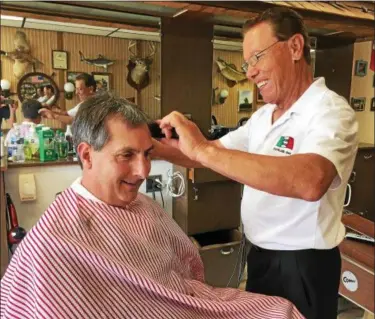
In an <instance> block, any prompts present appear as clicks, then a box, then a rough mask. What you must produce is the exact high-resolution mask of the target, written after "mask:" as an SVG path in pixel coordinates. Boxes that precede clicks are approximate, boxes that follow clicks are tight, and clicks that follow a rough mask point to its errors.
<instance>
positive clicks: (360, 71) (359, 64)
mask: <svg viewBox="0 0 375 319" xmlns="http://www.w3.org/2000/svg"><path fill="white" fill-rule="evenodd" d="M366 74H367V61H364V60H357V61H355V69H354V75H356V76H366Z"/></svg>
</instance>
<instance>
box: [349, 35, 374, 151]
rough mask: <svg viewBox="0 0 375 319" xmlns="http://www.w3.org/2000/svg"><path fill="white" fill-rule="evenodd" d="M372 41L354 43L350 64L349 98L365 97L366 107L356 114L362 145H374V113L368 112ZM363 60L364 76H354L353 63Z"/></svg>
mask: <svg viewBox="0 0 375 319" xmlns="http://www.w3.org/2000/svg"><path fill="white" fill-rule="evenodd" d="M371 50H372V41H367V42H362V43H355V44H354V56H353V63H352V73H351V74H352V86H351V91H350V97H351V98H353V97H354V98H355V97H365V98H366V106H365V110H364V111H362V112H356V117H357V121H358V123H359V132H358V135H359V141H360V142H362V143H370V144H374V143H375V139H374V137H375V136H374V130H375V125H374V122H375V113H374V112H372V111H370V108H371V99H372V98H373V97H374V87H373V83H374V77H375V73H374V71H373V70H371V69H370V67H369V66H370V61H371ZM356 60H365V61H367V62H368V68H367V74H366V76H363V77H362V76H355V75H354V74H355V72H354V70H355V61H356Z"/></svg>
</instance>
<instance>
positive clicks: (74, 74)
mask: <svg viewBox="0 0 375 319" xmlns="http://www.w3.org/2000/svg"><path fill="white" fill-rule="evenodd" d="M82 73H83V72H72V71H68V72H66V81H67V82H71V83H73V84H74V85H75V81H76V77H77V75H79V74H82Z"/></svg>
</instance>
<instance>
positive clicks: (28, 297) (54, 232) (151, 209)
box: [1, 188, 302, 319]
mask: <svg viewBox="0 0 375 319" xmlns="http://www.w3.org/2000/svg"><path fill="white" fill-rule="evenodd" d="M1 318H7V319H18V318H27V319H32V318H35V319H43V318H54V319H65V318H67V319H68V318H85V319H86V318H87V319H91V318H92V319H96V318H98V319H99V318H100V319H104V318H108V319H109V318H110V319H113V318H141V319H142V318H147V319H148V318H150V319H151V318H163V319H164V318H176V319H177V318H178V319H179V318H181V319H185V318H186V319H195V318H223V319H226V318H228V319H229V318H233V319H242V318H264V319H278V318H280V319H281V318H302V316H301V315H300V314H299V312H298V311H297V310H296V308H295V307H294V305H293V304H291V303H290V302H289V301H287V300H285V299H282V298H278V297H269V296H263V295H258V294H251V293H247V292H244V291H240V290H238V289H232V288H225V289H224V288H213V287H211V286H208V285H207V284H205V283H204V272H203V264H202V261H201V258H200V256H199V253H198V251H197V249H196V247H195V246H194V245H193V244H192V242H191V241H190V239H189V238H188V237H187V236H186V235H185V234H184V233H183V231H182V230H181V229H180V228H179V226H178V225H177V224H176V223H175V222H174V221H173V219H172V218H170V216H168V215H167V214H166V213H165V212H164V211H163V210H162V209H161V207H159V205H158V204H157V203H155V202H154V201H152V200H151V199H149V198H148V197H146V196H144V195H142V194H138V196H137V198H136V199H135V200H134V201H133V202H132V203H131V204H129V205H128V207H127V208H118V207H113V206H110V205H107V204H104V203H102V202H95V201H92V200H88V199H86V198H84V197H82V196H80V195H79V194H77V193H76V192H75V191H74V190H73V189H72V188H68V189H67V190H65V191H64V192H63V193H62V194H61V195H59V196H58V197H57V198H56V200H55V201H54V202H53V203H52V204H51V205H50V207H49V208H48V209H47V211H46V212H45V213H44V214H43V216H42V217H41V219H40V220H39V222H38V223H37V224H36V225H35V226H34V227H33V228H32V229H31V231H30V232H29V233H28V234H27V236H26V237H25V238H24V239H23V241H22V242H21V244H20V245H19V247H18V248H17V250H16V252H15V254H14V256H13V258H12V260H11V263H10V265H9V267H8V269H7V271H6V273H5V275H4V277H3V279H2V280H1Z"/></svg>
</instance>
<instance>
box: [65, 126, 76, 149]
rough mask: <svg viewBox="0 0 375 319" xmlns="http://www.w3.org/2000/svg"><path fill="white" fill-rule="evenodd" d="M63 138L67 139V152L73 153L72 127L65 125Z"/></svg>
mask: <svg viewBox="0 0 375 319" xmlns="http://www.w3.org/2000/svg"><path fill="white" fill-rule="evenodd" d="M65 139H66V140H67V141H68V153H69V154H73V153H74V149H73V134H72V128H71V127H70V125H67V126H66V132H65Z"/></svg>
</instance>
